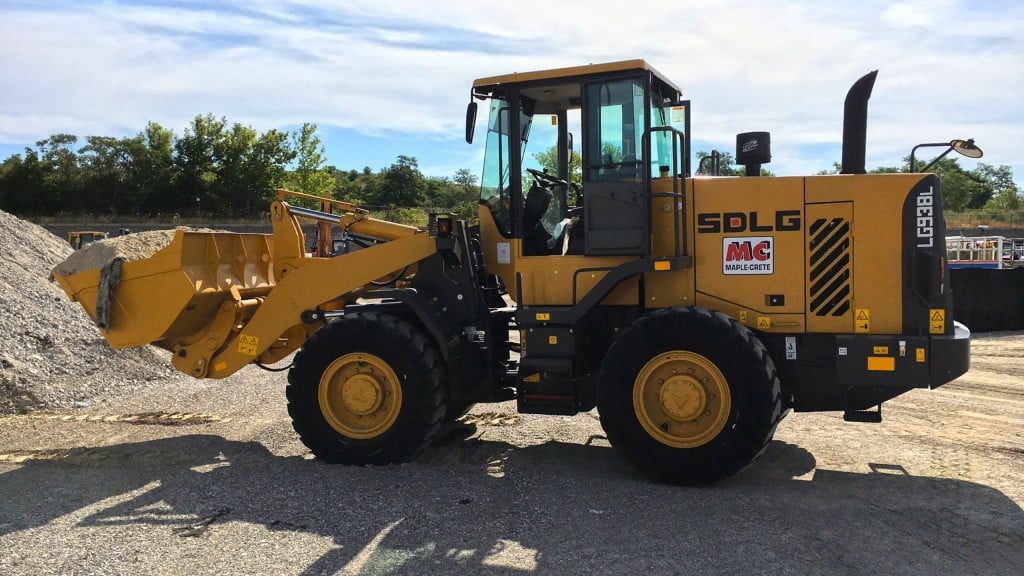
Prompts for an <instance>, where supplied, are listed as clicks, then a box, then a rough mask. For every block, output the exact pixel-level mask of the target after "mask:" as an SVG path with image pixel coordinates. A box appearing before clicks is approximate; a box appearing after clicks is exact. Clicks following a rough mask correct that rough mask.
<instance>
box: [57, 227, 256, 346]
mask: <svg viewBox="0 0 1024 576" xmlns="http://www.w3.org/2000/svg"><path fill="white" fill-rule="evenodd" d="M272 262H273V238H272V236H270V235H267V234H237V233H232V232H206V231H202V232H200V231H190V230H184V229H178V230H174V231H168V230H161V231H156V232H143V233H139V234H133V235H129V236H124V237H121V238H114V239H110V240H105V241H102V242H97V243H95V244H93V245H90V246H89V247H88V248H85V249H83V250H80V251H78V252H76V253H75V254H73V255H72V256H71V257H69V258H68V259H67V260H65V261H64V262H62V263H61V264H59V265H58V266H57V267H56V268H54V270H53V277H54V279H55V280H56V281H57V283H58V284H59V285H60V287H61V288H62V289H63V290H64V292H65V293H67V295H68V297H69V298H71V299H72V300H74V301H77V302H79V303H80V304H81V305H82V307H83V308H84V309H85V311H86V313H88V314H89V317H90V318H92V319H93V321H95V322H96V323H97V325H98V326H99V327H100V330H101V331H102V332H103V335H104V337H105V338H106V339H107V342H109V343H110V346H111V347H113V348H126V347H129V346H141V345H145V344H150V343H153V344H156V345H158V346H161V347H163V348H167V349H173V348H174V347H175V346H178V345H189V344H193V343H195V341H196V340H197V339H198V338H200V337H202V336H203V334H204V333H206V332H207V328H209V324H210V323H211V322H213V320H214V318H215V317H216V315H217V312H218V310H219V309H220V307H221V306H223V305H224V304H225V303H231V304H233V303H235V302H238V301H241V300H243V299H252V298H260V297H263V296H266V294H267V293H269V292H270V290H271V289H272V288H273V287H274V278H273V268H272ZM207 344H208V345H209V346H210V347H211V349H214V348H217V347H219V346H221V344H223V342H209V343H207Z"/></svg>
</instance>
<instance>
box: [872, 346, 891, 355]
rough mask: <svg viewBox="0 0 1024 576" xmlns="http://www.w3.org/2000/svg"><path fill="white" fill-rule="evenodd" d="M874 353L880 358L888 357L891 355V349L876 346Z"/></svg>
mask: <svg viewBox="0 0 1024 576" xmlns="http://www.w3.org/2000/svg"><path fill="white" fill-rule="evenodd" d="M873 353H874V354H877V355H879V356H886V355H888V354H889V347H888V346H875V347H874V350H873Z"/></svg>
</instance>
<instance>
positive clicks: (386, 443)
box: [287, 312, 445, 465]
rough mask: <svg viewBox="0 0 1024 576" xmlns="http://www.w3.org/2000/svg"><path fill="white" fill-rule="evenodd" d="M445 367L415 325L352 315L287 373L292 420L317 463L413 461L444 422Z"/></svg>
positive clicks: (309, 346) (329, 328)
mask: <svg viewBox="0 0 1024 576" xmlns="http://www.w3.org/2000/svg"><path fill="white" fill-rule="evenodd" d="M441 373H442V370H441V360H440V358H439V357H438V354H437V352H436V350H435V349H434V347H433V346H431V345H430V343H429V342H428V341H427V340H426V338H425V337H424V336H423V335H422V334H421V333H420V332H419V331H418V330H417V329H416V328H415V327H414V326H413V325H412V324H410V323H408V322H406V321H404V320H401V319H399V318H396V317H393V316H388V315H382V314H376V313H373V312H365V313H355V314H348V315H346V316H344V317H342V318H341V319H339V320H337V321H334V322H331V323H330V324H328V325H326V326H324V327H323V328H321V329H320V330H318V331H317V332H316V333H315V334H313V335H312V336H310V338H309V339H308V340H307V341H306V343H305V345H304V346H303V348H302V349H301V350H300V351H299V352H298V354H296V356H295V363H294V365H293V367H292V369H291V371H290V372H289V373H288V388H287V396H288V414H289V415H290V416H291V418H292V426H293V427H294V428H295V431H296V432H298V434H299V438H300V439H301V440H302V443H303V444H305V445H306V446H308V447H309V449H310V450H312V451H313V454H315V455H316V456H317V457H319V458H322V459H324V460H326V461H328V462H337V463H343V464H360V465H362V464H378V465H379V464H389V463H393V462H406V461H409V460H411V459H412V458H414V457H415V456H416V455H417V454H419V452H421V451H422V450H423V449H424V448H425V447H426V446H427V445H428V444H429V443H430V441H431V439H432V438H433V436H434V434H436V433H437V430H438V428H439V426H440V423H441V419H442V417H443V416H444V412H445V406H444V397H445V395H444V390H443V388H442V385H441Z"/></svg>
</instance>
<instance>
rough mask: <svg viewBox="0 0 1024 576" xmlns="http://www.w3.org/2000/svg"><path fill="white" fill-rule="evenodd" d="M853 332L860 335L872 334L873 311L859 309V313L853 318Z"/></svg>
mask: <svg viewBox="0 0 1024 576" xmlns="http://www.w3.org/2000/svg"><path fill="white" fill-rule="evenodd" d="M853 331H854V332H857V333H859V334H864V333H866V332H871V310H869V309H867V308H857V312H856V314H855V315H854V317H853Z"/></svg>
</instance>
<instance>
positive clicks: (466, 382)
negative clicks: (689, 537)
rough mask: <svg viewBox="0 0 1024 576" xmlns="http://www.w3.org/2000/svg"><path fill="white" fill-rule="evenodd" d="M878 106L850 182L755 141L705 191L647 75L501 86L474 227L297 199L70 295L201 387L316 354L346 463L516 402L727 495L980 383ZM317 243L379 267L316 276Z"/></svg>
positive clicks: (322, 265) (320, 268)
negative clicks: (762, 469)
mask: <svg viewBox="0 0 1024 576" xmlns="http://www.w3.org/2000/svg"><path fill="white" fill-rule="evenodd" d="M873 83H874V73H871V74H869V75H867V76H865V77H864V78H862V79H861V80H859V81H858V82H857V83H855V84H854V86H853V88H851V90H850V92H849V94H848V96H847V107H846V122H845V124H846V125H845V127H844V137H843V170H842V173H841V174H837V175H830V176H807V177H761V176H760V171H761V165H762V164H764V163H766V162H768V161H769V160H770V158H771V153H770V148H769V145H770V142H769V135H768V134H767V133H760V132H750V133H743V134H740V135H739V136H738V137H737V142H736V144H737V150H736V158H737V160H738V162H739V163H741V164H743V165H744V166H745V169H746V172H747V176H746V177H721V176H715V175H713V174H714V172H715V170H714V168H712V170H711V172H712V175H709V176H694V175H692V174H691V149H690V147H691V130H690V103H689V102H688V101H686V100H684V99H683V97H682V92H681V91H680V90H679V88H677V87H676V86H675V85H674V84H672V83H671V82H670V81H669V80H667V79H666V78H665V77H663V76H662V75H661V74H659V73H658V72H657V71H656V70H654V69H653V68H652V67H651V66H649V65H648V64H647V63H646V62H644V61H641V60H632V61H625V62H615V63H609V64H601V65H590V66H580V67H574V68H565V69H558V70H548V71H540V72H532V73H520V74H510V75H506V76H496V77H490V78H482V79H479V80H477V81H475V82H474V83H473V86H472V89H471V103H470V106H469V108H468V110H467V123H466V139H467V141H469V142H472V140H473V134H474V132H475V127H476V117H477V103H476V101H477V100H480V101H483V102H485V103H486V104H487V105H488V110H489V114H488V119H487V125H486V142H485V161H484V170H483V175H482V178H481V185H480V223H479V226H469V225H467V223H466V222H463V221H459V220H454V219H453V218H452V217H450V216H447V215H432V217H431V220H430V224H429V226H428V227H427V229H417V228H414V227H409V226H402V225H399V224H394V223H389V222H383V221H379V220H374V219H372V218H370V217H369V216H368V214H367V213H366V212H365V211H363V210H360V209H358V208H357V207H355V206H351V205H348V204H345V203H343V202H337V201H331V204H332V206H331V209H330V210H327V209H325V210H324V211H314V210H308V209H304V208H299V207H297V206H292V205H290V204H289V203H288V202H287V199H288V197H289V196H288V193H287V192H285V191H281V192H279V196H278V200H277V201H275V202H274V203H273V204H272V205H271V210H270V215H271V220H272V223H273V234H271V235H258V234H230V233H217V232H191V231H185V230H178V231H177V232H175V233H174V237H173V239H172V240H170V242H169V243H167V245H166V246H165V247H163V248H162V249H160V250H159V251H156V252H155V253H153V254H151V255H150V254H146V255H145V256H148V257H145V258H135V257H134V256H133V255H118V254H113V253H112V254H110V255H109V257H106V258H99V259H95V260H94V261H93V262H91V263H90V264H91V265H89V266H86V265H78V264H75V263H74V262H71V260H72V259H74V257H72V259H69V261H68V262H66V263H65V264H63V265H61V266H59V267H58V268H57V269H56V270H55V272H54V275H55V278H56V279H57V281H58V282H59V283H60V285H61V286H62V287H63V288H64V290H65V291H66V292H67V293H68V294H69V296H70V297H71V298H73V299H76V300H78V301H79V302H81V304H82V305H83V307H84V308H85V309H86V311H87V312H88V313H89V314H90V315H91V316H92V317H93V318H95V319H97V323H98V324H99V325H100V326H101V330H102V331H103V333H104V334H105V336H106V338H107V339H108V341H109V342H110V344H111V345H112V346H114V347H123V346H135V345H142V344H147V343H153V344H156V345H158V346H162V347H164V348H166V349H168V350H170V351H171V352H172V353H173V358H174V359H173V362H174V365H175V367H176V368H178V369H179V370H181V371H183V372H186V373H188V374H191V375H193V376H195V377H197V378H223V377H226V376H228V375H230V374H232V373H234V372H235V371H237V370H239V369H240V368H242V367H244V366H246V365H248V364H251V363H256V364H259V365H267V364H272V363H275V362H278V361H281V360H283V359H285V358H286V357H287V356H289V355H290V354H292V353H293V352H295V351H296V350H297V353H296V354H295V356H294V359H293V364H292V366H291V369H290V372H289V375H288V388H287V397H288V407H289V413H290V415H291V418H292V420H293V423H294V427H295V430H296V431H297V432H298V434H299V436H300V437H301V439H302V441H303V442H304V443H305V444H306V445H307V446H308V447H309V448H310V449H311V450H312V451H313V453H314V454H316V455H317V456H318V457H320V458H323V459H325V460H328V461H331V462H343V463H352V464H385V463H389V462H397V461H406V460H409V459H412V458H414V457H415V456H416V454H417V453H418V452H419V451H421V450H422V449H423V448H424V447H425V446H426V445H428V444H429V443H430V442H431V440H432V439H433V438H434V437H435V435H436V434H437V432H438V430H439V429H440V428H441V427H442V426H443V425H444V424H445V423H446V422H450V421H452V420H455V419H456V418H458V417H459V416H461V415H462V414H464V413H465V412H466V411H467V410H469V408H470V407H472V406H473V405H474V404H475V403H480V402H502V401H508V400H513V399H514V400H515V401H516V403H517V407H518V409H519V411H521V412H524V413H537V414H563V415H571V414H576V413H578V412H581V411H589V410H592V409H594V408H595V407H596V408H597V409H598V411H599V413H600V417H601V424H602V426H603V427H604V430H605V431H606V433H607V436H608V439H609V440H610V442H611V443H612V444H613V445H614V446H615V447H616V448H617V449H619V450H620V451H621V452H622V454H623V455H624V456H625V457H626V458H627V459H629V460H631V461H632V462H633V463H635V465H636V466H638V467H639V468H641V469H642V470H644V471H646V472H647V473H648V474H649V475H651V476H652V477H653V478H655V479H658V480H660V481H664V482H670V483H677V484H705V483H710V482H714V481H717V480H720V479H723V478H726V477H728V476H730V475H732V474H735V473H736V472H738V471H739V470H741V469H742V468H744V467H745V466H747V465H749V464H750V463H751V462H753V461H754V460H755V459H756V458H757V457H758V456H759V455H760V454H761V453H762V452H763V451H764V449H765V447H766V446H767V445H768V443H769V441H770V440H771V438H772V435H773V433H774V431H775V428H776V426H777V425H778V423H779V421H780V419H781V418H782V417H783V415H785V414H787V413H788V412H789V411H791V410H796V411H823V410H832V411H842V412H843V413H844V414H845V416H846V419H848V420H854V421H878V420H880V417H881V404H882V402H884V401H885V400H888V399H890V398H893V397H895V396H898V395H900V394H902V393H904V392H907V391H909V390H911V389H914V388H928V387H936V386H940V385H942V384H944V383H946V382H949V381H950V380H953V379H954V378H956V377H958V376H960V375H961V374H963V373H965V372H966V371H967V369H968V365H969V341H970V334H969V331H968V330H967V329H966V328H965V327H963V326H962V325H960V324H958V323H956V322H954V321H953V318H952V294H951V293H950V284H949V278H948V274H947V271H946V253H945V242H944V241H943V237H944V232H945V230H944V224H943V218H942V211H941V206H942V194H941V188H940V183H939V180H938V178H936V177H935V176H934V175H932V174H923V173H918V174H885V175H868V174H865V173H864V172H865V170H864V146H865V133H866V127H865V126H866V125H865V123H866V113H867V101H868V98H869V96H870V93H871V88H872V86H873ZM574 135H575V136H574ZM552 146H554V149H555V150H556V156H557V158H556V160H557V168H556V169H554V170H549V171H546V170H544V167H543V166H542V165H541V164H540V163H539V162H538V161H537V158H538V156H537V153H541V152H546V151H548V150H550V149H551V147H552ZM574 150H578V151H579V157H580V158H581V159H582V166H581V169H580V171H579V173H573V172H572V171H571V170H570V168H569V166H570V158H571V157H572V154H573V151H574ZM549 164H550V163H549ZM318 199H319V198H318ZM300 218H304V219H313V220H317V221H319V222H327V223H330V224H331V225H332V227H336V230H338V231H339V233H340V234H341V235H342V236H345V235H358V236H359V237H360V238H363V239H372V242H366V243H364V245H365V246H366V247H365V248H361V249H358V250H353V251H349V252H346V253H344V254H341V255H338V256H335V257H333V258H322V257H312V256H309V255H307V254H306V252H305V239H304V237H303V234H302V230H301V228H300V227H299V223H298V222H299V219H300ZM135 236H138V235H135ZM82 252H86V251H85V250H83V251H82ZM136 256H137V255H136ZM876 407H877V408H876Z"/></svg>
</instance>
